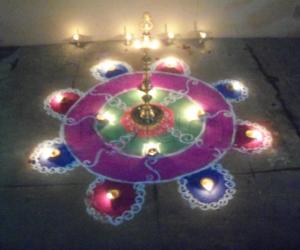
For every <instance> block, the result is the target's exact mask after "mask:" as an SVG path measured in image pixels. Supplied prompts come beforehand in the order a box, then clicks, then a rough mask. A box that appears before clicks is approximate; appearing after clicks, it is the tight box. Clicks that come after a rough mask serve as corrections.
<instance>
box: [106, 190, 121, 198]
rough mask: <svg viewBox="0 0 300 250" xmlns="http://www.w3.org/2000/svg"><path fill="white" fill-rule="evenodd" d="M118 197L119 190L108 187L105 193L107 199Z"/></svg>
mask: <svg viewBox="0 0 300 250" xmlns="http://www.w3.org/2000/svg"><path fill="white" fill-rule="evenodd" d="M119 197H120V191H119V190H118V189H110V190H109V191H108V192H107V193H106V198H107V199H109V200H115V199H118V198H119Z"/></svg>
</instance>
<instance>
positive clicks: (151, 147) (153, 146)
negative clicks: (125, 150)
mask: <svg viewBox="0 0 300 250" xmlns="http://www.w3.org/2000/svg"><path fill="white" fill-rule="evenodd" d="M159 144H160V143H154V142H149V143H146V144H144V146H143V152H144V155H148V156H155V155H157V154H159V152H160V150H159Z"/></svg>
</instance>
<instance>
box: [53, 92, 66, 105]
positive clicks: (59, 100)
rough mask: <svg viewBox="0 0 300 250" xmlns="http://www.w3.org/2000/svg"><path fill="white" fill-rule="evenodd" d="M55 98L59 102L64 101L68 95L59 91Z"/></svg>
mask: <svg viewBox="0 0 300 250" xmlns="http://www.w3.org/2000/svg"><path fill="white" fill-rule="evenodd" d="M55 100H56V101H57V102H58V103H63V102H65V101H66V97H65V96H64V95H63V94H61V93H58V94H57V95H56V96H55Z"/></svg>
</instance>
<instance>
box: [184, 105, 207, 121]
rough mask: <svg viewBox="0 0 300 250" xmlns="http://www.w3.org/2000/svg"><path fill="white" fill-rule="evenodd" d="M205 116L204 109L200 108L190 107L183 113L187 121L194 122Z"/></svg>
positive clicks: (198, 106)
mask: <svg viewBox="0 0 300 250" xmlns="http://www.w3.org/2000/svg"><path fill="white" fill-rule="evenodd" d="M204 115H205V111H204V109H203V108H202V107H201V106H200V105H197V106H191V107H189V108H188V109H186V111H185V117H186V119H187V120H188V121H196V120H199V119H201V118H202V117H203V116H204Z"/></svg>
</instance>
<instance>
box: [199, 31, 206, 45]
mask: <svg viewBox="0 0 300 250" xmlns="http://www.w3.org/2000/svg"><path fill="white" fill-rule="evenodd" d="M207 36H208V35H207V33H206V32H204V31H199V44H203V43H204V41H205V40H206V38H207Z"/></svg>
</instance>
